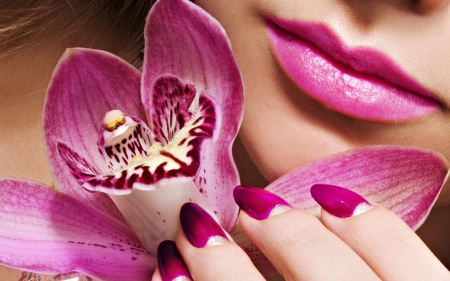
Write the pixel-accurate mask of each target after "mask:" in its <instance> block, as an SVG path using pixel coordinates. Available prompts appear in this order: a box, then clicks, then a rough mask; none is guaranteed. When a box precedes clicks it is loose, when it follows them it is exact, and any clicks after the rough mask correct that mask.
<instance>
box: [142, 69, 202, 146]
mask: <svg viewBox="0 0 450 281" xmlns="http://www.w3.org/2000/svg"><path fill="white" fill-rule="evenodd" d="M152 89H153V92H152V100H151V102H152V108H154V109H155V110H154V111H152V114H151V116H150V120H151V121H152V130H153V132H154V133H155V135H156V139H157V140H158V141H159V142H161V143H162V144H163V145H166V144H167V143H169V142H170V141H171V140H172V138H173V137H174V136H175V134H176V133H177V132H178V131H179V130H181V128H183V127H184V126H185V124H186V123H187V122H189V120H190V119H191V117H192V111H190V110H189V108H190V106H191V105H192V102H193V101H194V99H195V94H196V90H195V87H194V85H192V84H189V83H183V82H182V81H180V79H178V78H177V77H175V76H173V75H162V76H160V77H158V78H156V79H155V81H154V83H153V86H152Z"/></svg>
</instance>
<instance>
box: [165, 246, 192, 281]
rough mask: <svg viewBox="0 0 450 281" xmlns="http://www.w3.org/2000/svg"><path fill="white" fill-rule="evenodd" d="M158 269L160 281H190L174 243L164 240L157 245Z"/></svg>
mask: <svg viewBox="0 0 450 281" xmlns="http://www.w3.org/2000/svg"><path fill="white" fill-rule="evenodd" d="M158 267H159V271H160V273H161V279H162V281H174V280H177V281H178V280H179V281H181V280H183V281H184V280H186V281H188V280H192V277H191V275H190V274H189V271H188V269H187V267H186V265H185V264H184V261H183V258H182V257H181V255H180V252H178V249H177V246H176V245H175V242H174V241H170V240H165V241H162V242H161V243H160V244H159V246H158Z"/></svg>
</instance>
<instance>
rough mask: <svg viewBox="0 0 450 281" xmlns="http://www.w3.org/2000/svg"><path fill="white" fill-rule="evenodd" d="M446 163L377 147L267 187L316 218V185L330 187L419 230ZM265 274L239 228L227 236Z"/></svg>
mask: <svg viewBox="0 0 450 281" xmlns="http://www.w3.org/2000/svg"><path fill="white" fill-rule="evenodd" d="M447 172H448V163H447V162H446V160H445V159H444V158H443V157H442V156H441V155H440V154H438V153H435V152H432V151H427V150H422V149H416V148H408V147H397V146H375V147H368V148H362V149H358V150H353V151H349V152H345V153H341V154H336V155H333V156H330V157H327V158H323V159H321V160H318V161H315V162H313V163H310V164H308V165H305V166H302V167H300V168H297V169H295V170H293V171H291V172H289V173H288V174H286V175H284V176H282V177H281V178H279V179H277V180H276V181H274V182H273V183H271V184H270V185H269V186H268V187H267V188H266V189H267V190H268V191H271V192H273V193H275V194H277V195H279V196H281V197H282V198H283V199H285V200H286V201H287V202H289V203H290V204H291V205H292V206H295V207H297V208H302V209H304V210H306V211H308V212H310V213H312V214H314V215H316V216H319V215H320V206H319V205H318V204H317V203H316V202H315V201H314V200H313V199H312V197H311V195H310V188H311V186H312V185H314V184H319V183H320V184H332V185H338V186H342V187H345V188H347V189H350V190H353V191H355V192H356V193H358V194H360V195H362V196H363V197H364V198H365V199H367V200H368V201H369V202H373V203H378V204H380V205H382V206H384V207H386V208H388V209H390V210H391V211H393V212H394V213H396V214H397V215H398V216H399V217H400V218H402V219H403V220H404V221H405V222H406V223H407V224H408V225H409V226H410V227H411V228H412V229H417V228H418V227H419V226H420V225H421V224H422V223H423V222H424V221H425V219H426V217H427V216H428V214H429V212H430V210H431V208H432V206H433V204H434V203H435V201H436V199H437V196H438V195H439V192H440V190H441V188H442V185H443V183H444V182H445V180H446V177H447ZM231 235H232V236H233V238H234V240H235V242H236V243H238V244H239V245H240V246H241V247H242V248H243V249H244V250H245V251H246V252H247V254H249V256H250V257H251V258H252V260H253V262H254V263H255V264H256V265H257V266H258V268H259V269H260V270H261V271H262V272H263V273H264V274H273V273H274V271H273V267H272V266H270V263H269V262H268V260H266V259H265V258H264V256H263V255H262V254H261V252H260V251H259V250H258V249H257V248H256V246H255V245H253V243H252V242H251V241H250V240H249V239H248V237H246V236H245V234H244V233H243V231H242V229H241V228H240V227H237V228H236V229H234V231H233V232H232V233H231Z"/></svg>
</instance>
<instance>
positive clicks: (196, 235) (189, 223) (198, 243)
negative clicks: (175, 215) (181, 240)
mask: <svg viewBox="0 0 450 281" xmlns="http://www.w3.org/2000/svg"><path fill="white" fill-rule="evenodd" d="M180 222H181V228H182V229H183V231H184V234H185V235H186V237H187V239H188V240H189V242H190V243H191V244H192V246H194V247H197V248H203V247H205V246H212V245H219V244H224V243H228V242H229V240H228V238H227V236H226V234H225V232H224V231H223V230H222V228H221V227H220V225H219V224H218V223H217V222H216V221H215V220H214V219H213V217H211V215H210V214H208V212H206V211H205V210H203V209H202V207H200V206H199V205H197V204H195V203H186V204H184V205H183V207H181V211H180Z"/></svg>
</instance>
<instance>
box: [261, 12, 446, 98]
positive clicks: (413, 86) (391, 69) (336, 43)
mask: <svg viewBox="0 0 450 281" xmlns="http://www.w3.org/2000/svg"><path fill="white" fill-rule="evenodd" d="M265 20H266V21H269V22H271V23H273V24H275V25H277V26H278V27H280V28H281V29H284V30H286V31H288V32H290V33H292V34H294V35H296V36H298V37H299V38H301V39H303V40H306V41H309V42H310V43H312V44H314V45H315V46H316V47H317V48H319V49H320V50H322V51H323V52H324V53H326V54H328V55H329V56H330V57H331V58H333V59H334V60H336V61H337V62H339V63H341V64H344V65H347V66H348V67H350V68H352V69H353V70H355V71H357V72H361V73H366V74H370V75H373V76H375V77H378V78H380V79H382V80H384V81H386V82H388V83H390V84H392V85H394V86H397V87H400V88H403V89H406V90H409V91H411V92H414V93H416V94H418V95H421V96H424V97H427V98H431V99H434V100H436V101H438V102H439V103H440V104H442V101H441V99H440V98H439V97H438V96H436V95H435V94H434V93H433V92H431V91H430V90H428V89H427V88H425V87H424V86H422V85H421V84H419V83H418V82H417V81H416V80H415V79H413V78H412V77H411V76H409V75H408V74H406V73H405V71H404V70H402V69H401V67H400V66H399V65H398V64H397V63H396V62H395V61H393V60H392V59H390V58H389V57H388V56H386V55H385V54H383V53H381V52H379V51H377V50H374V49H371V48H368V47H350V46H348V45H346V44H344V43H343V42H342V40H341V39H340V38H339V37H338V36H336V35H335V34H334V33H333V32H332V31H331V30H330V29H329V28H328V27H327V26H326V25H324V24H320V23H317V24H311V23H308V24H304V23H303V22H302V21H296V25H295V27H293V26H292V25H291V24H290V23H291V22H292V20H286V19H281V18H275V17H267V18H265Z"/></svg>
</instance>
